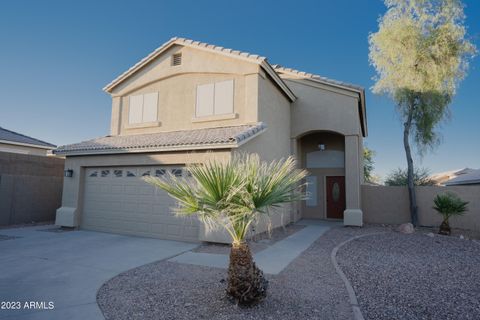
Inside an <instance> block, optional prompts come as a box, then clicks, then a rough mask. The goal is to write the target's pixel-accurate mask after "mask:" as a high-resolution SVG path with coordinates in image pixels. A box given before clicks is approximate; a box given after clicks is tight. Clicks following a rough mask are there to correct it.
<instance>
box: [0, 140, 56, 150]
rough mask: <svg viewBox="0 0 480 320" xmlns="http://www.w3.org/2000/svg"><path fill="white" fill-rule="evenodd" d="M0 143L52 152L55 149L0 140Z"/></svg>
mask: <svg viewBox="0 0 480 320" xmlns="http://www.w3.org/2000/svg"><path fill="white" fill-rule="evenodd" d="M0 143H4V144H11V145H14V146H22V147H30V148H38V149H45V150H53V149H55V147H47V146H39V145H36V144H30V143H22V142H15V141H9V140H0Z"/></svg>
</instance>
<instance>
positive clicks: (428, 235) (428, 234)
mask: <svg viewBox="0 0 480 320" xmlns="http://www.w3.org/2000/svg"><path fill="white" fill-rule="evenodd" d="M434 236H435V235H434V234H433V232H429V233H427V237H430V238H433V237H434Z"/></svg>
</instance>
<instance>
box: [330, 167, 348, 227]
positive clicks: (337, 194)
mask: <svg viewBox="0 0 480 320" xmlns="http://www.w3.org/2000/svg"><path fill="white" fill-rule="evenodd" d="M343 211H345V177H341V176H337V177H327V218H330V219H343Z"/></svg>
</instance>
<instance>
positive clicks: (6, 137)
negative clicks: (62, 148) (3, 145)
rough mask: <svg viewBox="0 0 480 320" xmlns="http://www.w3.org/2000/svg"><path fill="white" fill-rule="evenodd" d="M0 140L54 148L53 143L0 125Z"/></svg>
mask: <svg viewBox="0 0 480 320" xmlns="http://www.w3.org/2000/svg"><path fill="white" fill-rule="evenodd" d="M0 140H3V141H9V142H12V143H23V144H30V145H35V146H39V147H48V148H55V147H56V146H55V145H54V144H51V143H48V142H45V141H42V140H39V139H35V138H32V137H29V136H26V135H24V134H21V133H18V132H15V131H11V130H8V129H5V128H2V127H0Z"/></svg>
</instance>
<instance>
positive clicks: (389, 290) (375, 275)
mask: <svg viewBox="0 0 480 320" xmlns="http://www.w3.org/2000/svg"><path fill="white" fill-rule="evenodd" d="M368 231H369V228H366V229H363V230H362V233H368ZM375 231H378V230H375ZM383 231H386V233H384V234H378V235H370V236H365V237H362V238H359V239H356V240H353V241H351V242H349V243H347V244H345V245H344V246H343V247H341V248H340V249H339V251H338V254H337V260H338V263H339V265H340V267H341V268H342V270H343V272H344V273H345V274H346V276H347V278H348V279H349V280H350V281H351V283H352V286H353V288H354V290H355V292H356V295H357V298H358V302H359V304H360V308H361V310H362V313H363V316H364V317H365V319H402V320H407V319H462V320H465V319H480V245H479V244H478V243H475V242H473V241H471V240H461V239H459V238H458V237H447V236H440V235H437V234H435V235H434V236H433V237H429V236H427V235H426V233H425V232H417V233H414V234H401V233H398V232H394V231H391V230H388V229H384V230H383Z"/></svg>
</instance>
